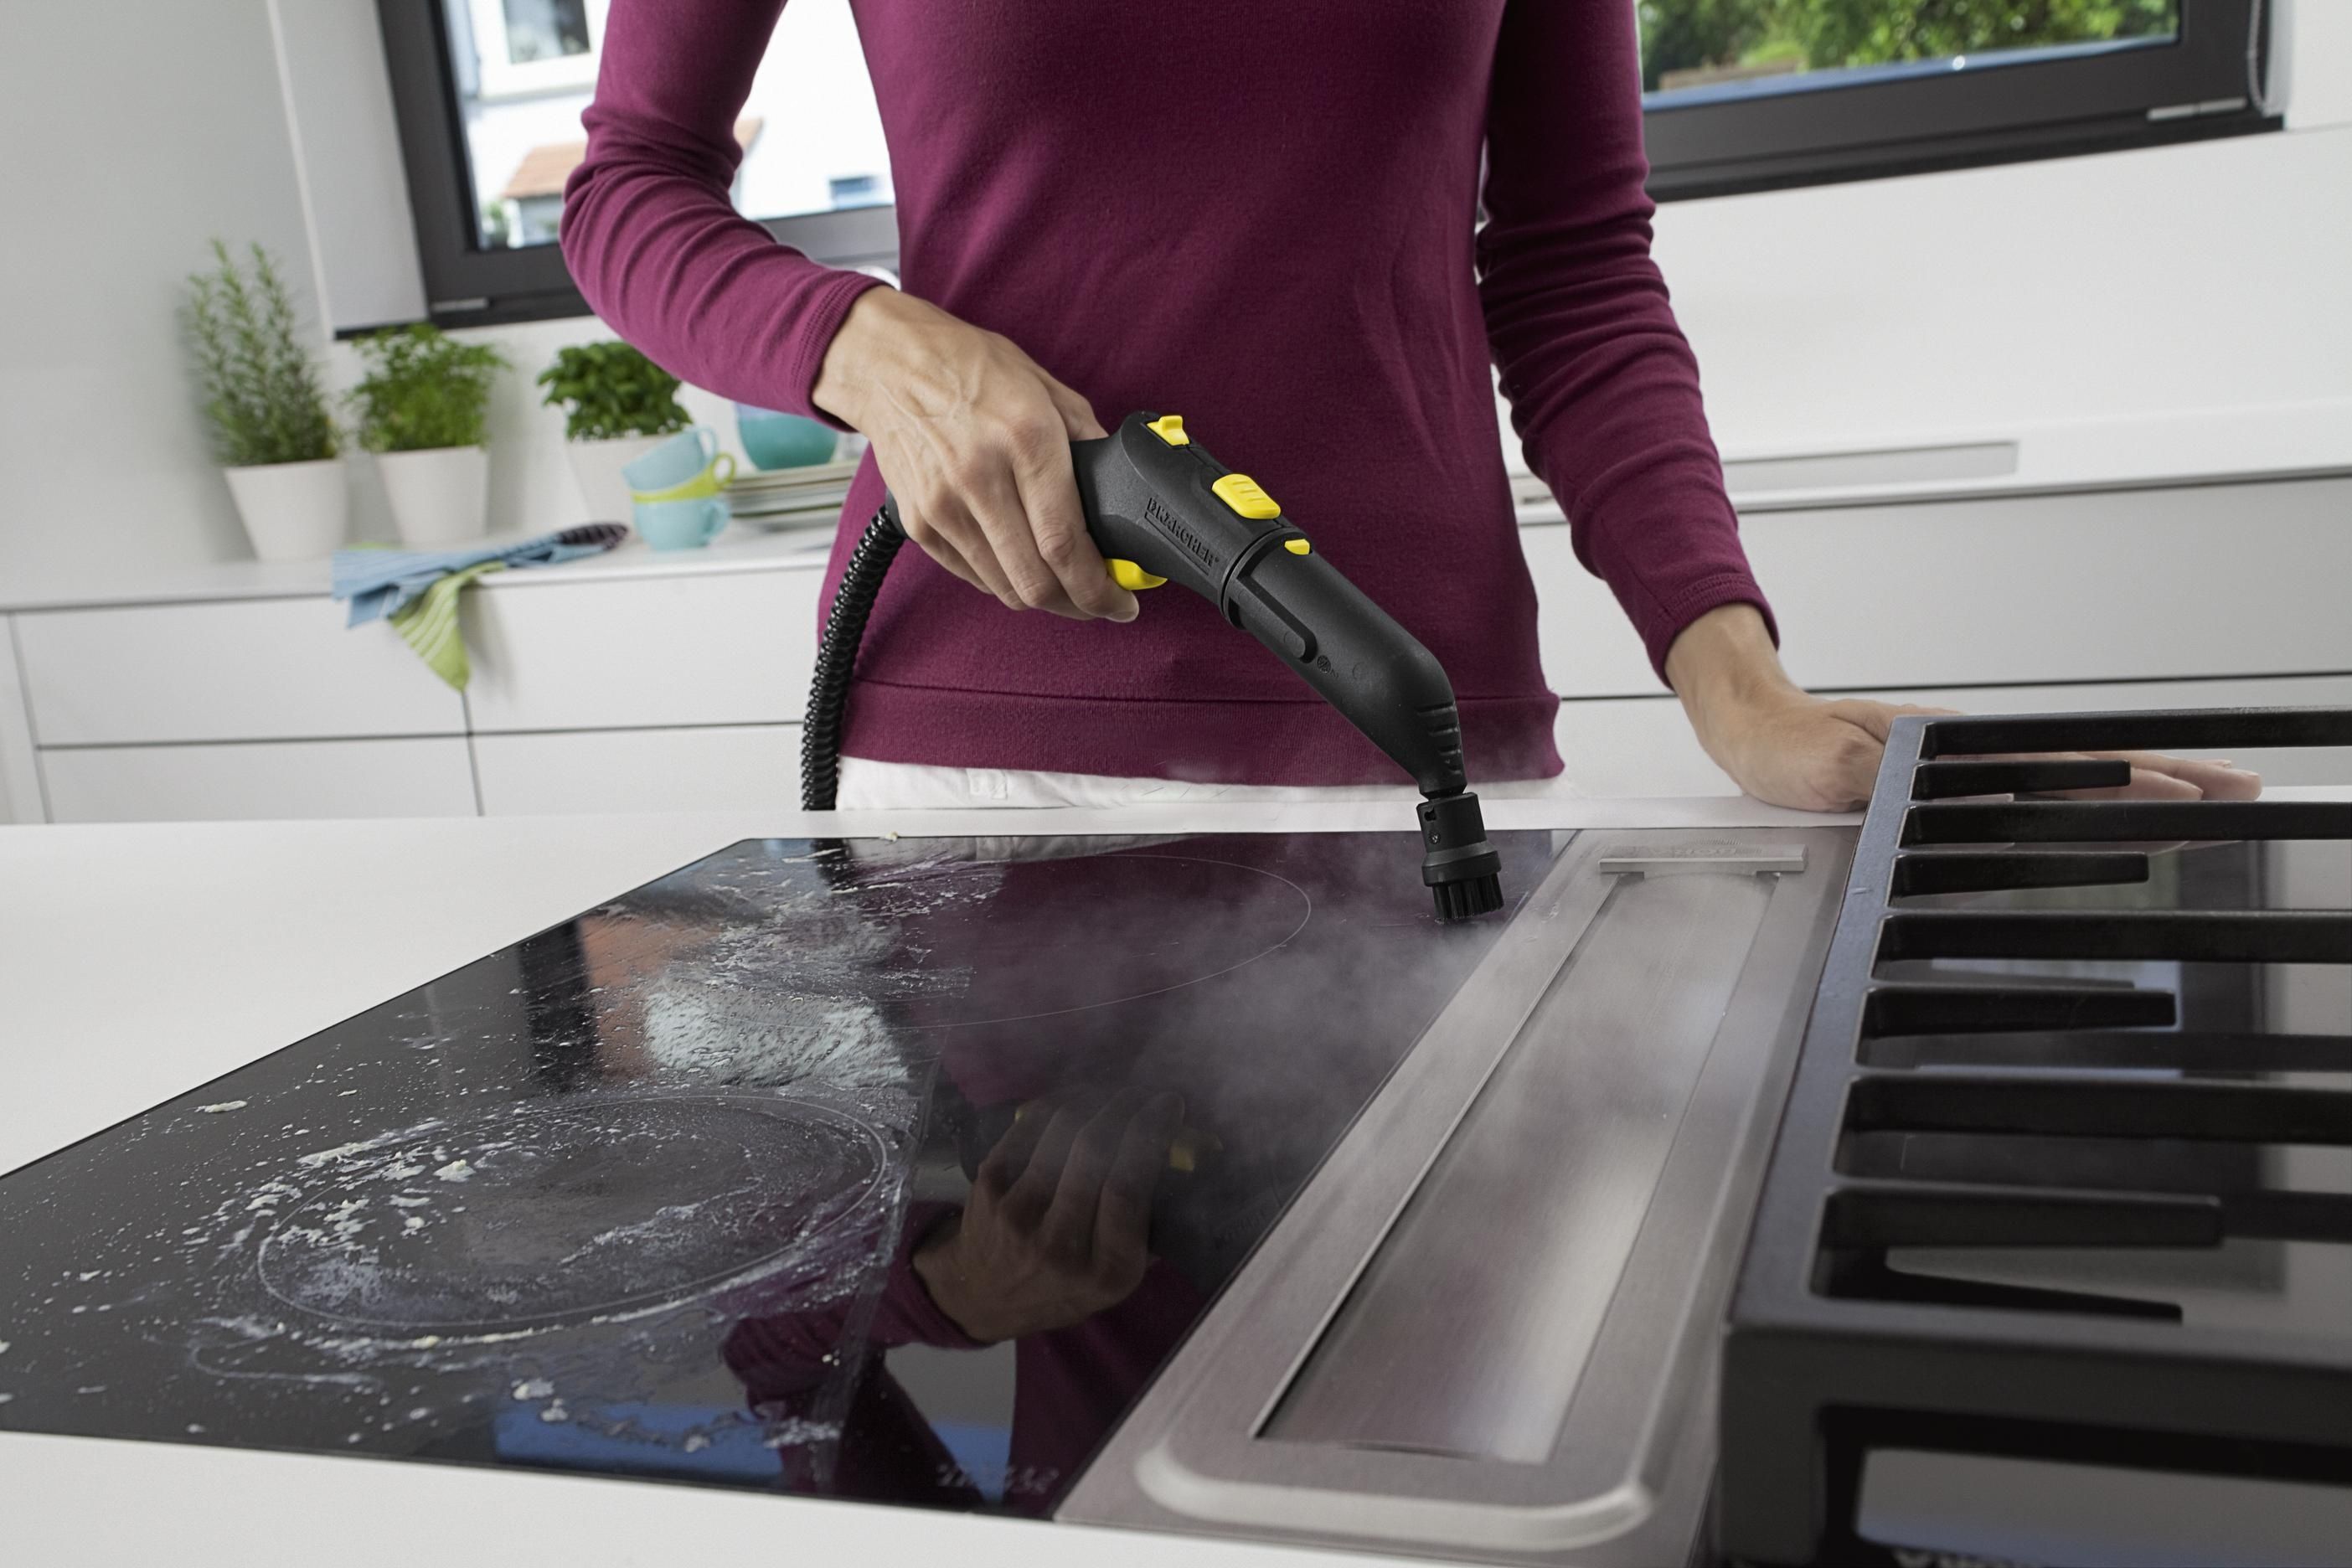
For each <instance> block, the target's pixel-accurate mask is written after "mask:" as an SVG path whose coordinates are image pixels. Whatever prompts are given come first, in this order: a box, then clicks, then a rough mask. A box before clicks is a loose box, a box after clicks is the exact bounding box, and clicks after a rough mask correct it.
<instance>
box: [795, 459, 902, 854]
mask: <svg viewBox="0 0 2352 1568" xmlns="http://www.w3.org/2000/svg"><path fill="white" fill-rule="evenodd" d="M906 542H907V533H906V530H904V529H902V528H900V527H899V526H898V507H897V505H896V503H895V502H893V501H891V500H888V499H887V498H885V499H884V500H883V502H882V506H881V509H880V510H877V511H876V512H875V514H874V521H871V522H869V523H867V524H866V531H865V533H864V534H863V535H861V536H860V537H859V539H858V541H857V548H856V549H855V550H852V551H851V552H849V563H848V564H847V565H846V566H845V567H844V568H843V569H842V573H841V587H840V588H839V590H837V591H836V592H835V595H834V596H833V608H832V609H830V610H828V611H826V612H825V617H824V635H823V636H822V637H818V638H817V644H816V673H815V674H814V675H813V676H812V677H811V678H810V679H809V699H808V715H807V721H806V722H805V723H803V725H802V726H801V809H802V810H803V811H831V810H832V809H833V801H834V796H835V794H836V793H837V792H838V791H839V789H840V787H841V722H842V715H843V713H844V711H845V710H846V709H847V708H848V706H849V677H850V673H851V671H852V670H854V669H855V668H856V665H857V645H858V644H859V643H861V642H863V641H864V640H865V638H866V616H870V615H872V614H873V613H874V596H875V595H877V594H879V593H880V592H881V591H882V579H883V577H884V576H885V575H886V574H888V572H889V570H890V563H891V562H892V561H893V560H895V559H897V557H898V546H900V545H902V544H904V543H906Z"/></svg>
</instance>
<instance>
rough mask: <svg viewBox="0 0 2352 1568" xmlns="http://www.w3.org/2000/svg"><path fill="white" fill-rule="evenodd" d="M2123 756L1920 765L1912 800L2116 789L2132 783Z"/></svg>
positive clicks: (1914, 773) (1913, 779)
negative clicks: (2064, 790) (2044, 791)
mask: <svg viewBox="0 0 2352 1568" xmlns="http://www.w3.org/2000/svg"><path fill="white" fill-rule="evenodd" d="M2131 773H2132V770H2131V764H2130V763H2127V762H2125V761H2123V760H2122V759H2120V758H2108V757H2082V758H2074V757H2063V758H2062V757H2051V758H2042V759H2033V760H2027V761H2021V762H1963V763H1920V764H1919V765H1918V766H1917V767H1916V768H1915V769H1913V770H1912V773H1911V798H1912V799H1914V800H1948V799H1949V798H1951V797H1952V796H1954V795H2024V794H2026V793H2027V792H2029V791H2032V790H2053V789H2113V788H2116V786H2118V785H2122V784H2129V783H2131Z"/></svg>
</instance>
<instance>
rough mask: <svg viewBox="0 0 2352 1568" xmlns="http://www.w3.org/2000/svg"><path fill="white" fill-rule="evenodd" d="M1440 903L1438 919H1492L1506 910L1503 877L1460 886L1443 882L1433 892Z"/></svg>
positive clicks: (1467, 881) (1472, 880)
mask: <svg viewBox="0 0 2352 1568" xmlns="http://www.w3.org/2000/svg"><path fill="white" fill-rule="evenodd" d="M1429 891H1430V896H1431V897H1433V898H1434V899H1435V900H1437V918H1438V919H1439V920H1442V921H1466V920H1473V919H1475V918H1476V917H1477V916H1479V915H1491V914H1493V913H1494V912H1495V911H1496V910H1499V909H1501V908H1502V907H1503V879H1502V878H1501V877H1500V876H1486V877H1471V878H1467V879H1465V880H1462V881H1459V882H1439V883H1437V884H1436V885H1435V886H1433V887H1432V888H1431V889H1429Z"/></svg>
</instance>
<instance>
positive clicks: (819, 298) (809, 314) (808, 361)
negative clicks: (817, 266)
mask: <svg viewBox="0 0 2352 1568" xmlns="http://www.w3.org/2000/svg"><path fill="white" fill-rule="evenodd" d="M884 287H887V285H885V284H884V283H883V281H882V279H879V278H870V277H868V276H866V274H865V273H863V272H845V271H844V272H835V273H833V274H831V275H830V276H828V277H827V278H826V279H824V282H823V283H821V284H820V285H818V286H817V288H816V289H815V290H814V294H813V296H812V297H811V298H810V300H808V302H807V304H806V306H805V309H804V310H803V313H802V314H800V315H799V316H798V317H797V318H796V319H795V320H794V321H793V329H792V336H791V338H790V340H789V341H790V344H791V351H792V352H791V353H790V356H789V357H788V358H787V359H786V361H785V370H784V375H785V380H784V389H785V391H786V392H787V393H788V394H789V395H790V396H791V399H792V401H791V404H790V405H789V406H785V407H782V409H781V412H783V413H786V414H804V415H806V416H808V417H809V418H811V419H814V420H816V421H817V422H818V423H820V424H823V425H827V426H831V427H832V428H834V429H835V430H846V429H848V428H849V426H846V425H844V424H843V423H842V422H841V421H840V420H838V419H835V417H834V416H832V415H830V414H827V413H826V412H825V411H824V409H822V408H819V407H818V406H817V405H816V378H817V376H818V375H819V374H821V373H822V372H823V371H824V355H825V351H826V350H827V349H830V348H831V347H833V339H834V334H835V333H836V332H838V331H841V323H842V322H843V321H845V320H846V319H847V318H848V316H849V308H850V307H851V306H852V305H855V304H856V303H857V300H858V296H860V295H861V294H864V293H865V292H866V290H867V289H880V288H884Z"/></svg>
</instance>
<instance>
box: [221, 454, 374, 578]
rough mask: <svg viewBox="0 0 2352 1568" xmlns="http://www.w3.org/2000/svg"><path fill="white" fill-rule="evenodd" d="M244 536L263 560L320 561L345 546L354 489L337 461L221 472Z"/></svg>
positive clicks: (268, 464)
mask: <svg viewBox="0 0 2352 1568" xmlns="http://www.w3.org/2000/svg"><path fill="white" fill-rule="evenodd" d="M221 471H222V472H223V473H225V474H226V475H227V476H228V493H229V494H230V495H232V496H234V497H236V515H237V516H238V517H240V518H242V519H243V520H244V521H245V536H246V537H247V539H249V540H251V541H252V542H253V552H254V554H256V555H257V556H258V557H260V558H261V559H262V560H264V561H319V560H323V559H324V558H325V557H327V556H329V555H331V554H333V553H334V552H335V547H336V546H337V545H340V544H341V543H342V542H343V537H344V535H345V533H346V532H347V531H349V530H350V527H351V521H352V490H351V486H350V485H349V484H348V483H347V482H346V477H345V475H344V473H343V460H342V459H341V458H320V459H319V460H318V461H316V462H311V463H257V464H255V465H253V466H251V467H248V468H224V469H222V470H221Z"/></svg>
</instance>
